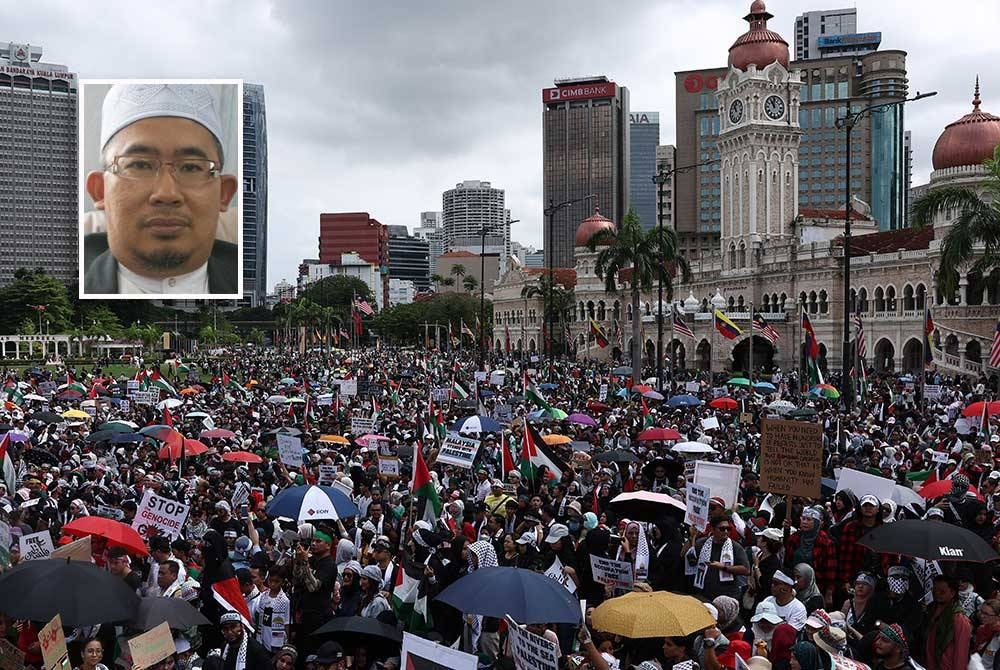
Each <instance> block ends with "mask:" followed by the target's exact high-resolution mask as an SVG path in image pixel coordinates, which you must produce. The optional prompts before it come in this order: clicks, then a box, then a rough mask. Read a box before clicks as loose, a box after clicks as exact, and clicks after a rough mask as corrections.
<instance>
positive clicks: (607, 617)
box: [594, 591, 715, 638]
mask: <svg viewBox="0 0 1000 670" xmlns="http://www.w3.org/2000/svg"><path fill="white" fill-rule="evenodd" d="M714 625H715V619H713V618H712V615H711V614H709V613H708V610H707V609H705V606H704V605H703V604H702V603H701V602H700V601H698V600H697V599H695V598H692V597H691V596H682V595H679V594H677V593H670V592H668V591H651V592H636V593H626V594H625V595H623V596H620V597H618V598H612V599H611V600H605V601H604V602H603V603H601V605H600V606H599V607H598V608H597V609H595V610H594V628H595V629H596V630H599V631H604V632H605V633H615V634H617V635H624V636H625V637H629V638H644V637H685V636H687V635H690V634H691V633H696V632H698V631H702V630H705V629H706V628H711V627H712V626H714Z"/></svg>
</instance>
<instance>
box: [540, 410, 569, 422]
mask: <svg viewBox="0 0 1000 670" xmlns="http://www.w3.org/2000/svg"><path fill="white" fill-rule="evenodd" d="M545 416H547V417H549V418H550V419H555V420H556V421H562V420H563V419H566V418H568V417H569V414H567V413H566V412H564V411H563V410H561V409H559V408H558V407H553V408H552V409H547V410H545Z"/></svg>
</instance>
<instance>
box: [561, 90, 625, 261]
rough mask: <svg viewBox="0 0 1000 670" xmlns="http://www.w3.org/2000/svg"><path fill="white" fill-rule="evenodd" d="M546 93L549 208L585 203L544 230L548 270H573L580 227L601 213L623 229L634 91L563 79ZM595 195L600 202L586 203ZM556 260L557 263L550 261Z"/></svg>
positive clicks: (563, 211)
mask: <svg viewBox="0 0 1000 670" xmlns="http://www.w3.org/2000/svg"><path fill="white" fill-rule="evenodd" d="M554 84H555V86H554V87H553V88H546V89H543V90H542V104H543V106H544V111H543V112H542V172H543V193H542V199H543V206H544V207H546V208H547V207H549V205H550V204H555V205H558V204H560V203H563V202H567V201H571V200H578V199H579V200H580V202H576V203H575V204H572V205H569V206H566V207H564V208H562V209H560V210H559V211H557V212H555V214H554V215H553V216H552V219H551V221H552V231H551V233H552V235H551V237H552V239H551V245H550V240H549V237H550V235H549V232H550V231H549V222H550V217H548V216H546V217H545V220H544V226H543V240H542V245H543V246H544V247H545V263H546V266H548V265H549V264H550V261H551V264H552V266H553V267H572V266H573V262H574V261H573V244H574V240H575V238H576V229H577V228H578V227H579V225H580V222H581V221H583V220H584V219H586V218H587V217H589V216H590V215H592V214H593V213H594V209H595V208H599V209H600V211H601V214H602V215H604V216H606V217H608V218H609V219H611V220H612V221H614V222H615V225H621V223H622V220H623V219H624V218H625V213H626V212H628V205H629V199H628V189H629V130H630V129H629V116H628V115H629V106H628V89H627V88H625V87H624V86H618V85H617V84H616V83H615V82H613V81H611V80H609V79H608V78H607V77H605V76H594V77H581V78H575V79H557V80H555V82H554ZM589 195H595V196H596V198H592V199H590V200H586V201H585V200H583V198H586V197H587V196H589ZM550 254H551V258H550V256H549V255H550Z"/></svg>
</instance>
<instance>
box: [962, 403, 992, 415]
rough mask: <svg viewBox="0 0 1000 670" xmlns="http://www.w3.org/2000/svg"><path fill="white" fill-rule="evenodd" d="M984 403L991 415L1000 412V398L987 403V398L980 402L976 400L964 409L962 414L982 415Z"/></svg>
mask: <svg viewBox="0 0 1000 670" xmlns="http://www.w3.org/2000/svg"><path fill="white" fill-rule="evenodd" d="M983 405H986V413H987V414H989V415H990V416H993V415H994V414H1000V400H994V401H993V402H991V403H987V402H986V401H985V400H980V401H979V402H974V403H972V404H971V405H969V406H968V407H966V408H965V409H963V410H962V416H982V415H983Z"/></svg>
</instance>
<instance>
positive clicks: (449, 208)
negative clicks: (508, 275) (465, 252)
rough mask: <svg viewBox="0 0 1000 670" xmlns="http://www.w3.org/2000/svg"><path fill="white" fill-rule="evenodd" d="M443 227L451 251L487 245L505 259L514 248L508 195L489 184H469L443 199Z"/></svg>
mask: <svg viewBox="0 0 1000 670" xmlns="http://www.w3.org/2000/svg"><path fill="white" fill-rule="evenodd" d="M441 204H442V209H441V223H442V225H443V227H444V238H445V245H446V246H447V247H448V250H449V251H454V250H456V249H460V248H466V247H476V251H477V252H478V251H479V247H480V246H482V231H483V229H484V228H485V229H486V231H487V233H486V243H487V244H488V245H490V246H492V247H494V248H497V247H499V248H498V249H497V250H496V251H497V253H500V254H501V255H504V254H506V253H507V252H508V250H509V248H510V224H508V223H507V222H508V221H509V220H510V212H509V211H508V210H507V209H505V208H504V191H503V189H502V188H493V186H492V185H491V184H490V182H488V181H477V180H467V181H463V182H462V183H460V184H456V185H455V188H452V189H448V190H447V191H445V192H444V193H443V194H442V195H441ZM504 257H505V256H504Z"/></svg>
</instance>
